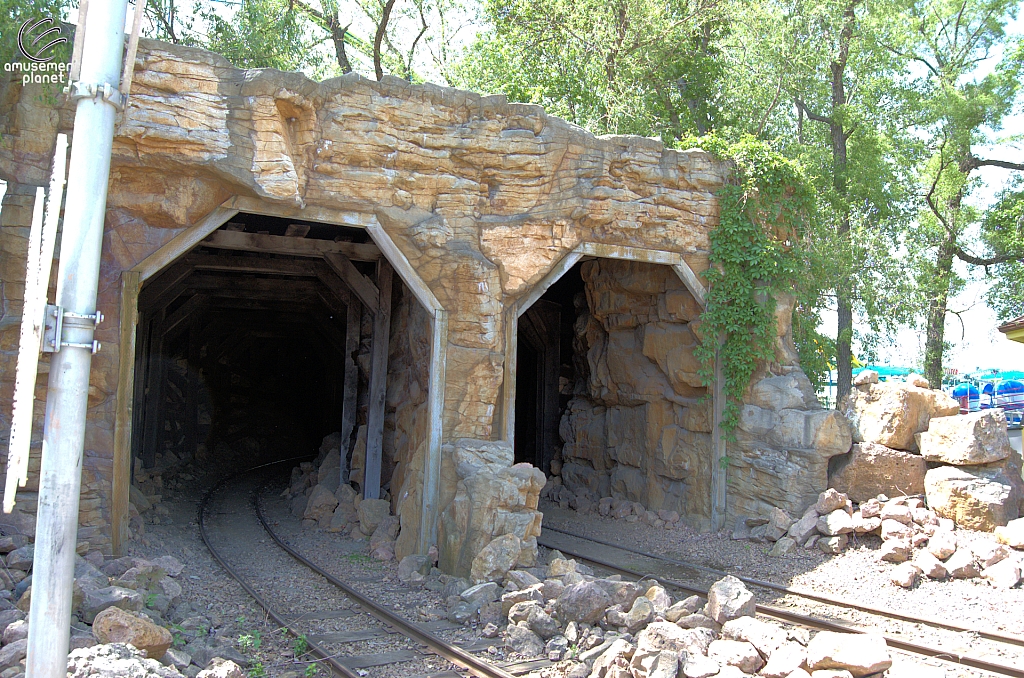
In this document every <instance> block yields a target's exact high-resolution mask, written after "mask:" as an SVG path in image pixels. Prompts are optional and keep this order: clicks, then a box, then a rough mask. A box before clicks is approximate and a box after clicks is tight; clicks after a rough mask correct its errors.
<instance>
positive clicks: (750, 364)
mask: <svg viewBox="0 0 1024 678" xmlns="http://www.w3.org/2000/svg"><path fill="white" fill-rule="evenodd" d="M693 141H694V142H695V143H696V145H698V146H700V147H701V148H703V149H704V150H706V151H708V152H710V153H713V154H715V155H717V156H719V157H722V158H727V159H731V160H732V161H733V162H734V163H735V164H736V172H735V174H734V176H733V180H732V181H731V182H730V183H729V184H727V185H726V186H724V187H723V188H722V189H721V190H720V191H719V192H718V197H719V200H720V205H721V217H720V220H719V224H718V226H717V227H716V228H715V229H714V230H712V231H711V234H710V237H711V253H710V264H711V265H710V268H709V269H708V271H707V272H706V274H705V276H706V278H707V281H708V295H707V308H706V310H705V311H704V314H703V316H702V318H701V334H702V337H703V339H702V343H701V345H700V346H699V347H698V348H697V352H696V353H697V358H698V359H699V360H700V361H701V364H702V369H701V377H702V379H703V381H704V384H705V385H706V386H708V387H712V386H713V385H714V382H715V369H714V365H715V351H716V349H717V350H718V351H719V352H720V355H721V365H722V380H723V385H722V391H723V393H724V396H725V403H724V407H723V415H722V428H723V429H724V431H725V432H726V433H727V434H729V435H730V437H731V435H732V431H733V430H734V429H735V428H736V425H737V423H738V422H739V412H740V399H741V398H742V396H743V392H744V391H745V390H746V388H747V385H748V384H749V383H750V379H751V377H753V375H754V371H755V370H756V368H757V363H758V361H770V360H772V359H773V358H774V355H775V352H774V349H775V328H776V325H775V297H774V294H775V293H776V292H783V291H786V292H792V291H793V287H794V283H795V282H796V281H797V279H798V277H799V276H800V273H801V270H802V268H803V257H802V256H801V248H800V242H801V239H802V237H803V235H804V233H805V231H806V225H807V223H808V220H809V219H810V217H811V215H812V213H813V210H814V199H813V195H812V194H811V191H810V188H809V185H808V183H807V182H806V180H805V178H804V176H803V173H802V171H801V169H800V167H799V166H798V165H797V164H796V163H794V162H793V161H792V160H789V159H787V158H785V157H783V156H782V155H781V154H779V153H777V152H775V151H773V150H772V149H771V148H770V147H769V146H768V144H766V143H764V142H761V141H757V140H755V139H753V138H745V139H743V140H741V141H739V142H738V143H735V144H732V145H730V144H727V143H725V142H723V141H721V140H719V139H715V138H713V137H712V138H707V137H702V138H700V139H697V140H693Z"/></svg>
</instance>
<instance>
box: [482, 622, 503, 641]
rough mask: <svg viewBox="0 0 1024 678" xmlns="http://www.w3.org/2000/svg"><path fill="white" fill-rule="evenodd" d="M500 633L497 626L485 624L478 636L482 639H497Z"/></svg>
mask: <svg viewBox="0 0 1024 678" xmlns="http://www.w3.org/2000/svg"><path fill="white" fill-rule="evenodd" d="M500 631H501V630H500V629H499V628H498V625H497V624H487V625H485V626H484V627H483V629H481V630H480V635H481V636H482V637H484V638H497V637H498V633H500Z"/></svg>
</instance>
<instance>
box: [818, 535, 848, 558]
mask: <svg viewBox="0 0 1024 678" xmlns="http://www.w3.org/2000/svg"><path fill="white" fill-rule="evenodd" d="M848 542H849V538H848V537H847V536H846V535H845V534H840V535H838V536H836V537H822V538H821V539H818V540H817V546H818V550H819V551H821V552H822V553H828V554H830V555H835V554H837V553H842V552H843V549H845V548H846V544H847V543H848Z"/></svg>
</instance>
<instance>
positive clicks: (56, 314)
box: [41, 304, 103, 354]
mask: <svg viewBox="0 0 1024 678" xmlns="http://www.w3.org/2000/svg"><path fill="white" fill-rule="evenodd" d="M101 322H103V314H102V313H100V312H99V311H96V313H93V314H90V315H86V314H83V313H72V312H71V311H65V310H64V309H63V308H62V307H61V306H55V305H54V304H47V305H46V315H45V316H44V320H43V345H42V347H41V350H42V352H43V353H57V352H58V351H60V349H61V348H62V347H64V346H72V347H74V348H87V349H89V350H90V351H92V352H93V354H96V353H99V350H100V342H98V341H96V340H95V339H93V341H92V343H91V344H86V343H75V342H71V341H64V327H65V326H66V327H70V328H72V329H85V330H94V329H96V326H97V325H99V324H100V323H101Z"/></svg>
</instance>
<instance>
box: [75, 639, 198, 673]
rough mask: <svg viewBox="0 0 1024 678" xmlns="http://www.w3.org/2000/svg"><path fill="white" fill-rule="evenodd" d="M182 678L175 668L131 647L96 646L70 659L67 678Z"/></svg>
mask: <svg viewBox="0 0 1024 678" xmlns="http://www.w3.org/2000/svg"><path fill="white" fill-rule="evenodd" d="M97 677H99V678H181V674H180V673H178V671H177V669H175V668H174V667H173V666H164V665H162V664H161V663H160V662H158V661H157V660H155V659H148V658H146V656H145V655H144V654H143V653H142V652H140V651H139V650H137V649H135V648H134V647H132V646H131V645H126V644H123V643H116V644H111V645H93V646H92V647H86V648H82V649H79V650H74V651H72V652H71V653H70V654H69V655H68V673H67V678H97Z"/></svg>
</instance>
